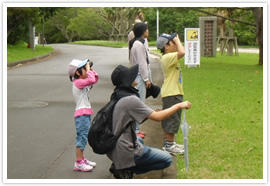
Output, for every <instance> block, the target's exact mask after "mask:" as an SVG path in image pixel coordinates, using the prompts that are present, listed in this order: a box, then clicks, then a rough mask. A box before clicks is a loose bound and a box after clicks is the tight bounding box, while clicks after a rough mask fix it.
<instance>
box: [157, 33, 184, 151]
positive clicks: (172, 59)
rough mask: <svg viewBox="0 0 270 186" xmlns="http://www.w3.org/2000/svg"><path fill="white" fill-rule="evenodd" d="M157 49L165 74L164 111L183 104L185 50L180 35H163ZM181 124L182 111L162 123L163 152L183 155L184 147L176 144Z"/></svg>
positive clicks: (162, 95) (162, 92)
mask: <svg viewBox="0 0 270 186" xmlns="http://www.w3.org/2000/svg"><path fill="white" fill-rule="evenodd" d="M157 48H158V49H160V50H161V52H162V57H161V64H162V70H163V73H164V83H163V85H162V88H161V97H162V103H163V110H164V109H167V108H169V107H171V106H172V105H174V104H176V103H180V102H183V96H184V91H183V76H182V70H181V67H180V63H179V59H180V58H182V57H183V56H184V55H185V48H184V47H183V45H182V44H181V42H180V39H179V37H178V34H176V33H174V34H172V35H169V34H161V35H160V37H159V38H158V39H157ZM180 122H181V110H179V111H178V112H176V113H175V114H173V115H172V116H171V117H169V118H168V119H166V120H163V121H162V128H163V130H164V132H165V137H166V139H165V143H164V147H163V150H164V151H167V152H169V153H171V154H183V153H184V147H183V145H179V144H176V142H175V141H174V137H175V134H177V133H178V130H179V127H180Z"/></svg>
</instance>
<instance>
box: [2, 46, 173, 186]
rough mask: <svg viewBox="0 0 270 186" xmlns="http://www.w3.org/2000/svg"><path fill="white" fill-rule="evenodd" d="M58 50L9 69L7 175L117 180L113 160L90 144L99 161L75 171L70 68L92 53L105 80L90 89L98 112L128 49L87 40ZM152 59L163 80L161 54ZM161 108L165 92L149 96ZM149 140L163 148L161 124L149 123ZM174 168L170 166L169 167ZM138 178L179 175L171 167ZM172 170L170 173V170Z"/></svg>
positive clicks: (89, 152) (145, 127)
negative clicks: (89, 169)
mask: <svg viewBox="0 0 270 186" xmlns="http://www.w3.org/2000/svg"><path fill="white" fill-rule="evenodd" d="M52 46H53V47H54V48H55V50H57V51H58V54H57V55H55V56H52V57H49V58H47V59H46V60H44V61H41V62H37V63H31V64H26V65H22V66H19V67H13V68H8V71H7V165H8V167H7V178H8V179H89V180H87V182H89V183H92V182H95V180H90V179H111V178H112V175H111V174H110V172H109V171H108V169H109V167H110V165H111V161H110V160H109V159H108V158H107V156H105V155H97V154H95V153H93V152H92V150H91V148H90V147H89V146H87V147H86V149H85V155H86V157H87V158H89V159H90V160H94V161H96V162H97V167H96V168H95V169H94V171H93V172H88V173H83V172H77V171H73V164H74V161H75V127H74V119H73V112H74V101H73V97H72V93H71V86H72V84H71V82H70V81H69V78H68V76H67V67H68V64H69V62H70V61H71V60H72V59H73V58H77V59H85V58H90V59H91V60H93V61H94V69H95V70H96V71H97V72H98V73H99V75H100V80H99V82H98V84H96V85H95V86H94V88H93V89H92V90H91V92H90V99H91V104H92V107H93V109H94V112H95V113H96V112H97V111H98V110H99V109H100V108H101V107H102V106H103V105H105V103H106V102H107V101H108V100H109V98H110V95H111V93H112V91H113V88H114V87H113V86H112V84H111V80H110V75H111V72H112V70H113V69H114V68H115V67H116V66H117V65H119V64H123V65H127V66H128V60H127V59H128V52H127V49H121V48H120V49H119V48H109V47H95V46H83V45H67V44H57V45H52ZM151 57H154V58H152V60H151V61H152V70H153V74H156V75H155V76H153V79H154V83H156V84H158V85H161V83H162V80H163V79H162V78H163V75H162V73H161V71H160V70H161V69H160V64H159V62H158V60H157V59H155V58H156V57H155V56H152V55H151ZM147 104H149V105H150V106H151V107H153V108H157V107H160V105H161V99H160V97H159V98H158V99H156V100H154V99H152V100H151V99H149V100H147ZM142 129H143V130H144V131H145V132H146V134H147V136H146V138H145V144H147V145H149V146H154V147H157V148H161V146H162V143H163V141H162V140H163V133H162V130H161V127H160V123H157V122H150V121H148V122H146V123H145V124H143V126H142ZM168 170H169V171H168ZM168 170H167V171H166V172H167V173H166V174H164V171H152V172H150V173H148V174H143V175H140V176H137V177H136V176H135V178H176V173H177V170H176V169H175V166H174V165H173V166H171V167H170V169H168ZM168 172H169V174H168Z"/></svg>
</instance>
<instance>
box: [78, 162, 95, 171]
mask: <svg viewBox="0 0 270 186" xmlns="http://www.w3.org/2000/svg"><path fill="white" fill-rule="evenodd" d="M92 169H93V167H92V166H90V165H87V164H85V162H84V161H83V160H82V161H81V162H80V163H78V162H75V164H74V168H73V170H75V171H82V172H89V171H91V170H92Z"/></svg>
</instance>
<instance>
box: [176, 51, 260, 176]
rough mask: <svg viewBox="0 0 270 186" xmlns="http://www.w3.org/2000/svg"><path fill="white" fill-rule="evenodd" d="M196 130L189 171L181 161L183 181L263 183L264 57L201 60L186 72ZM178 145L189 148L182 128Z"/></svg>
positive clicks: (244, 55) (189, 116)
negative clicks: (248, 180)
mask: <svg viewBox="0 0 270 186" xmlns="http://www.w3.org/2000/svg"><path fill="white" fill-rule="evenodd" d="M180 63H181V66H182V70H183V75H184V92H185V96H184V99H185V100H189V101H190V102H191V103H192V104H193V105H192V108H191V109H190V110H188V111H186V120H187V122H188V124H189V125H190V126H191V128H190V130H189V134H188V139H189V172H188V173H186V171H185V161H184V159H183V157H184V156H179V157H178V158H177V166H178V178H179V179H263V67H262V66H258V65H257V63H258V54H247V53H240V56H231V57H229V56H225V55H224V56H221V55H220V53H218V54H217V57H215V58H207V57H202V58H201V67H200V68H199V67H198V68H184V60H183V59H181V60H180ZM177 142H178V143H180V144H183V135H182V131H181V130H179V133H178V135H177Z"/></svg>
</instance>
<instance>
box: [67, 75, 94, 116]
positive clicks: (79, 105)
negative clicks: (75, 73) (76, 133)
mask: <svg viewBox="0 0 270 186" xmlns="http://www.w3.org/2000/svg"><path fill="white" fill-rule="evenodd" d="M86 74H87V76H88V77H87V78H85V79H75V80H74V81H73V89H72V93H73V96H74V99H75V102H76V108H75V113H74V117H78V116H82V115H92V114H93V109H92V107H91V104H90V99H89V97H88V91H89V90H90V86H91V85H93V84H95V83H97V82H98V78H99V76H98V74H97V73H96V72H95V71H92V70H89V71H87V72H86Z"/></svg>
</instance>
